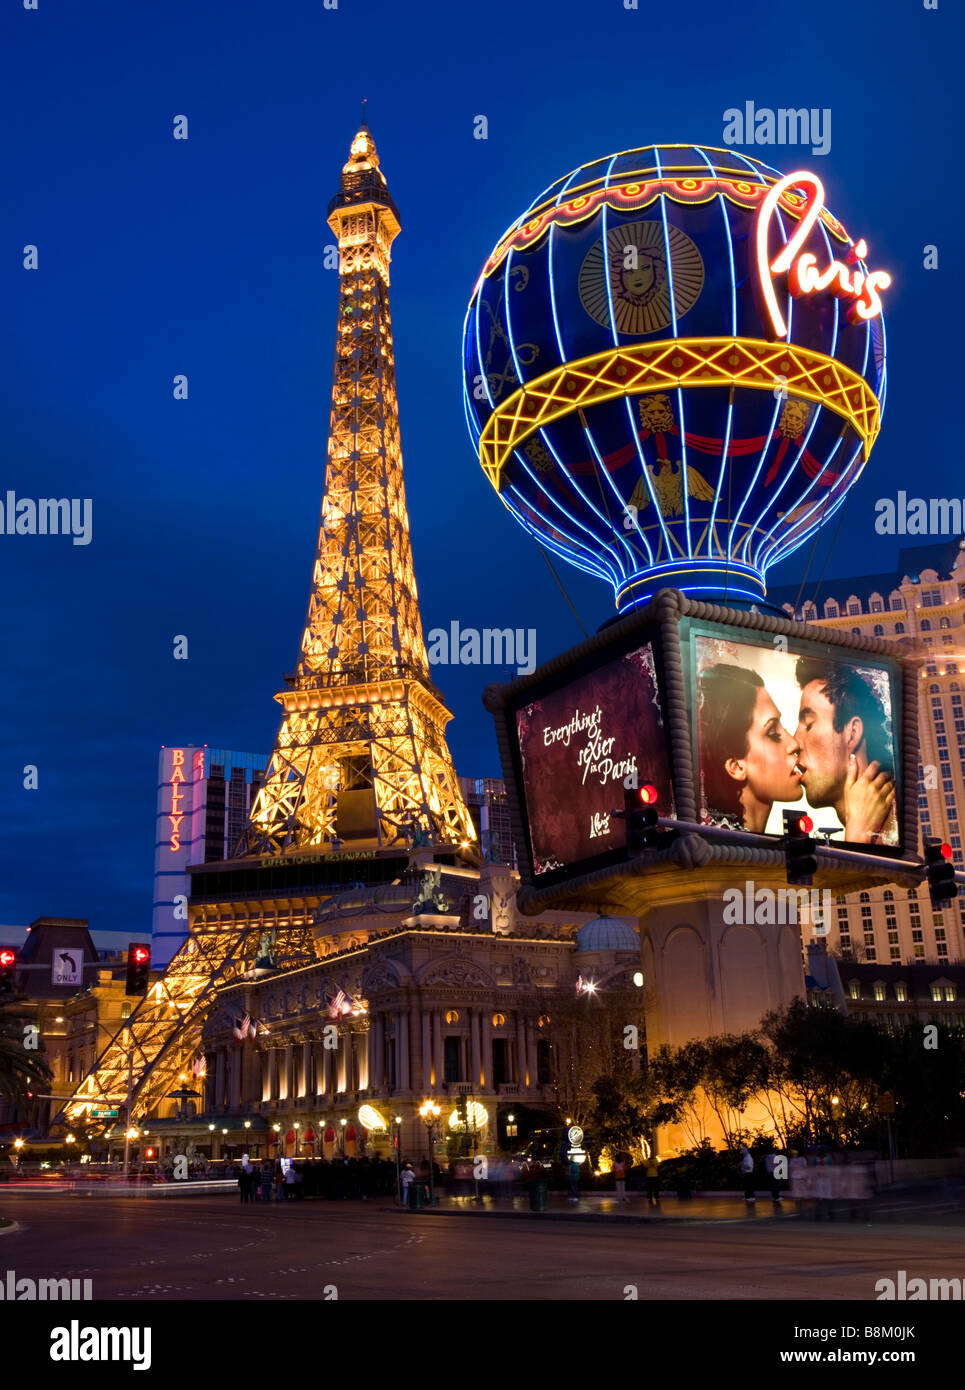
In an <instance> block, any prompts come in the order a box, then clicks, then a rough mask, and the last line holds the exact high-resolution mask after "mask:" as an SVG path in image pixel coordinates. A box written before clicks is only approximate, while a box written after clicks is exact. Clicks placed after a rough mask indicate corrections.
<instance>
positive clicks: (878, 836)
mask: <svg viewBox="0 0 965 1390" xmlns="http://www.w3.org/2000/svg"><path fill="white" fill-rule="evenodd" d="M681 639H682V642H683V643H684V644H685V649H684V650H683V651H682V653H681V655H682V657H683V658H684V666H685V669H686V668H689V671H690V676H691V678H690V681H689V683H688V684H689V696H690V700H689V703H690V709H691V725H692V729H693V732H694V735H695V744H696V746H695V762H696V768H697V773H698V778H697V785H698V787H699V799H698V819H699V821H700V822H701V824H703V825H714V826H721V827H725V828H729V829H733V830H746V831H750V832H751V833H754V834H762V835H775V836H780V835H781V834H782V833H783V814H782V813H783V811H784V810H785V809H791V808H793V809H794V810H796V811H807V812H808V813H809V814H810V815H811V817H812V819H813V821H814V824H815V827H816V830H817V832H818V833H819V834H821V833H822V832H823V834H824V835H826V836H827V837H828V838H829V839H830V840H831V841H832V842H833V843H838V844H847V845H851V846H854V847H855V848H858V847H861V848H862V849H863V850H866V851H867V850H871V851H874V850H875V849H879V850H884V851H886V852H887V851H888V850H889V849H890V850H892V851H898V850H899V849H900V847H901V834H900V830H899V796H900V793H901V786H900V784H899V783H900V761H901V760H900V758H898V757H897V756H896V751H897V750H896V733H895V730H896V713H897V703H898V671H897V669H896V665H895V663H894V662H893V661H889V660H888V659H887V658H879V657H876V656H874V655H872V654H866V653H864V652H860V651H843V650H840V649H837V650H836V649H834V648H831V647H828V646H825V645H823V644H822V645H820V646H819V645H818V644H816V643H815V642H814V641H806V640H800V639H795V638H793V637H787V636H780V637H777V638H773V637H769V636H767V635H766V634H762V635H760V636H758V635H757V634H754V633H750V632H739V633H738V632H734V631H733V629H732V630H730V631H727V630H726V629H723V628H721V627H720V626H719V625H714V624H708V625H700V624H689V625H685V626H684V627H682V630H681ZM688 643H689V644H690V645H689V651H688V650H687V649H686V646H687V644H688Z"/></svg>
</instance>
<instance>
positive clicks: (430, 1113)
mask: <svg viewBox="0 0 965 1390" xmlns="http://www.w3.org/2000/svg"><path fill="white" fill-rule="evenodd" d="M441 1113H442V1111H441V1109H440V1107H439V1106H438V1105H436V1103H435V1101H434V1100H427V1101H424V1102H423V1104H422V1105H420V1106H419V1114H420V1115H421V1116H422V1119H423V1122H424V1123H425V1127H426V1142H427V1143H428V1146H429V1205H430V1207H434V1206H435V1204H436V1185H435V1174H434V1173H433V1166H434V1165H433V1158H434V1154H433V1152H432V1139H433V1129H434V1127H435V1122H436V1120H438V1118H439V1116H440V1114H441Z"/></svg>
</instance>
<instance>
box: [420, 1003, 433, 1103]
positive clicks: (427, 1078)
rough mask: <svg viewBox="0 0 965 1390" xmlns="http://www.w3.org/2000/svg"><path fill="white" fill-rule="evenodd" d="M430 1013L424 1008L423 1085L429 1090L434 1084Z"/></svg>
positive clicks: (424, 1088)
mask: <svg viewBox="0 0 965 1390" xmlns="http://www.w3.org/2000/svg"><path fill="white" fill-rule="evenodd" d="M429 1028H430V1024H429V1015H428V1014H427V1013H426V1011H425V1009H423V1010H422V1087H423V1090H425V1091H428V1090H429V1088H430V1087H431V1085H432V1046H431V1042H430V1035H429Z"/></svg>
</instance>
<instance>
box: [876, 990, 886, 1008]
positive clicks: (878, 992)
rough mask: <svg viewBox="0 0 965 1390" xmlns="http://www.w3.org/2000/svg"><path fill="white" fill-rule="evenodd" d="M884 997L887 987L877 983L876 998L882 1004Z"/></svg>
mask: <svg viewBox="0 0 965 1390" xmlns="http://www.w3.org/2000/svg"><path fill="white" fill-rule="evenodd" d="M884 997H885V987H884V985H875V999H876V1000H877V1001H878V1003H879V1004H880V1003H881V1001H882V1000H883V999H884Z"/></svg>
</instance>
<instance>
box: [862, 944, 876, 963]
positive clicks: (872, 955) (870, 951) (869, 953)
mask: <svg viewBox="0 0 965 1390" xmlns="http://www.w3.org/2000/svg"><path fill="white" fill-rule="evenodd" d="M865 955H866V956H867V957H868V959H869V960H870V961H876V960H877V959H878V952H877V951H876V950H875V948H874V947H873V946H868V947H867V948H866V950H865Z"/></svg>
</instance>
